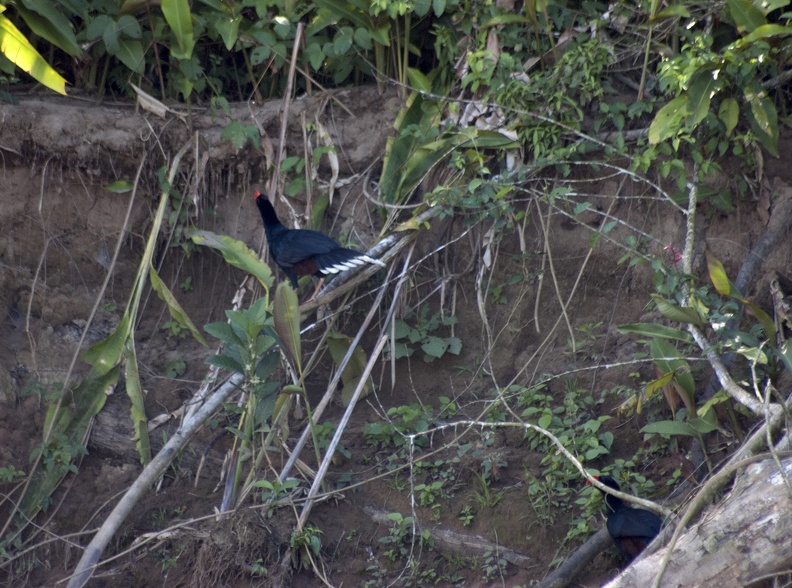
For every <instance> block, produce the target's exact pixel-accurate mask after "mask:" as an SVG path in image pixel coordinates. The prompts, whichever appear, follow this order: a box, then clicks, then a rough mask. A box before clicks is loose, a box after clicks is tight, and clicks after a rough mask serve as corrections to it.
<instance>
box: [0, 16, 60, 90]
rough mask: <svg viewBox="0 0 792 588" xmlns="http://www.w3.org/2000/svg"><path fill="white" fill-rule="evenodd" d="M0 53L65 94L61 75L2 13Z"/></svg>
mask: <svg viewBox="0 0 792 588" xmlns="http://www.w3.org/2000/svg"><path fill="white" fill-rule="evenodd" d="M2 8H4V9H5V7H4V6H3V7H2ZM0 53H2V54H3V55H4V56H5V57H6V58H7V59H8V60H9V61H11V62H13V63H14V64H15V65H16V66H17V67H18V68H19V69H21V70H22V71H24V72H26V73H28V74H30V75H31V76H32V77H33V79H35V80H36V81H38V82H40V83H41V84H43V85H44V86H46V87H47V88H49V89H50V90H53V91H54V92H58V93H59V94H63V95H64V96H65V95H66V80H65V79H64V78H63V76H61V75H60V74H59V73H58V72H56V71H55V70H54V69H52V67H50V65H49V64H48V63H47V62H46V61H45V60H44V58H43V57H42V56H41V55H40V54H39V52H38V51H36V50H35V49H34V48H33V45H31V44H30V43H29V42H28V40H27V39H26V38H25V36H24V35H23V34H22V33H21V32H20V31H19V29H17V28H16V26H14V23H12V22H11V21H10V20H8V19H7V18H6V17H5V16H3V15H0Z"/></svg>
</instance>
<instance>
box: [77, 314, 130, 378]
mask: <svg viewBox="0 0 792 588" xmlns="http://www.w3.org/2000/svg"><path fill="white" fill-rule="evenodd" d="M132 332H133V331H132V321H131V320H130V318H129V313H128V312H126V313H124V316H123V317H122V318H121V321H120V322H119V323H118V325H117V326H116V328H115V330H114V331H113V332H112V333H110V335H109V336H108V337H107V338H106V339H103V340H102V341H99V342H98V343H95V344H94V345H92V346H91V347H89V348H88V349H86V350H85V352H84V353H83V354H82V358H83V361H85V362H86V363H88V364H90V365H91V366H93V368H94V370H95V371H96V373H97V375H99V376H103V375H105V374H106V373H108V372H109V371H110V370H112V369H113V368H115V367H116V366H117V365H118V364H119V363H120V361H121V356H122V354H123V353H124V347H125V345H126V342H127V340H128V339H129V337H130V336H131V334H132Z"/></svg>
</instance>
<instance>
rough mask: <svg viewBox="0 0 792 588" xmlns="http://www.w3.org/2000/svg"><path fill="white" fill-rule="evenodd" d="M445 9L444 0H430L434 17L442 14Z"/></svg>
mask: <svg viewBox="0 0 792 588" xmlns="http://www.w3.org/2000/svg"><path fill="white" fill-rule="evenodd" d="M445 9H446V0H432V10H434V13H435V16H436V17H438V18H439V17H441V16H443V13H444V12H445Z"/></svg>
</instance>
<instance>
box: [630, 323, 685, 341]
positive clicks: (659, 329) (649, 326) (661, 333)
mask: <svg viewBox="0 0 792 588" xmlns="http://www.w3.org/2000/svg"><path fill="white" fill-rule="evenodd" d="M618 331H619V332H620V333H624V334H629V335H639V336H642V337H656V338H658V339H669V340H671V341H682V342H683V343H693V337H691V336H690V333H688V332H687V331H683V330H681V329H675V328H673V327H666V326H664V325H657V324H655V323H632V324H629V325H623V326H621V327H619V328H618Z"/></svg>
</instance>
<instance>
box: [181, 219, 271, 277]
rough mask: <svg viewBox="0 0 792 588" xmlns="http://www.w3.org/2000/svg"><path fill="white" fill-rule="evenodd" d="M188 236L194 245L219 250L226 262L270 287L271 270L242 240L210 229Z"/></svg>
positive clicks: (194, 232)
mask: <svg viewBox="0 0 792 588" xmlns="http://www.w3.org/2000/svg"><path fill="white" fill-rule="evenodd" d="M189 237H190V238H191V239H192V240H193V243H195V244H196V245H203V246H204V247H210V248H212V249H217V250H218V251H220V253H222V254H223V258H224V259H225V260H226V261H227V262H228V263H230V264H231V265H233V266H234V267H238V268H239V269H241V270H243V271H246V272H247V273H249V274H251V275H253V276H254V277H255V278H256V279H257V280H258V281H259V282H261V285H262V286H264V288H266V289H267V290H269V289H270V288H271V287H272V282H273V278H272V270H271V269H270V268H269V266H268V265H267V264H266V263H264V262H263V261H261V260H260V259H259V258H258V257H257V256H256V254H255V253H253V252H252V251H251V250H250V249H248V248H247V245H245V244H244V243H242V241H237V240H236V239H233V238H231V237H229V236H227V235H217V234H215V233H212V232H211V231H192V232H191V233H190V234H189Z"/></svg>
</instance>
